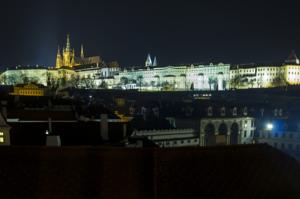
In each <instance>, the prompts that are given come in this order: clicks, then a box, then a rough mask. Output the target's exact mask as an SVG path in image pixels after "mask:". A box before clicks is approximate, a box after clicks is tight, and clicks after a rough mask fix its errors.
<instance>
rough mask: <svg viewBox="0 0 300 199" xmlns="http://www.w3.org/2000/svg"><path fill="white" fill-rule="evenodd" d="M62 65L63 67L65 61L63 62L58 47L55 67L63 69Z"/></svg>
mask: <svg viewBox="0 0 300 199" xmlns="http://www.w3.org/2000/svg"><path fill="white" fill-rule="evenodd" d="M62 65H63V60H62V57H61V53H60V48H59V46H58V48H57V55H56V64H55V66H56V68H60V67H62Z"/></svg>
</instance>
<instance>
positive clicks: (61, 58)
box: [55, 35, 102, 68]
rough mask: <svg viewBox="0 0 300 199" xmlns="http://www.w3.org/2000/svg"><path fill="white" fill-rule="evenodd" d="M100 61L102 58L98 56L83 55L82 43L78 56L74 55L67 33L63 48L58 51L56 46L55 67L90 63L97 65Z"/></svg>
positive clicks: (71, 66) (70, 66)
mask: <svg viewBox="0 0 300 199" xmlns="http://www.w3.org/2000/svg"><path fill="white" fill-rule="evenodd" d="M101 62H102V60H101V58H100V56H94V57H85V56H84V50H83V45H81V52H80V57H76V56H75V50H74V48H73V49H71V43H70V36H69V35H67V43H66V47H65V48H63V51H62V53H61V51H60V48H59V47H58V50H57V56H56V64H55V68H61V67H69V68H73V67H75V66H80V65H90V64H96V65H99V64H100V63H101Z"/></svg>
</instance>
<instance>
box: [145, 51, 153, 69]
mask: <svg viewBox="0 0 300 199" xmlns="http://www.w3.org/2000/svg"><path fill="white" fill-rule="evenodd" d="M145 66H146V67H149V66H152V60H151V56H150V54H148V56H147V59H146V62H145Z"/></svg>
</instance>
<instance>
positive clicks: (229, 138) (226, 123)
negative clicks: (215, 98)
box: [200, 107, 255, 146]
mask: <svg viewBox="0 0 300 199" xmlns="http://www.w3.org/2000/svg"><path fill="white" fill-rule="evenodd" d="M254 132H255V119H254V118H253V117H250V116H248V111H247V107H245V108H243V111H242V112H241V114H239V112H238V110H237V108H236V107H233V108H231V109H230V110H228V109H227V110H226V108H225V107H221V108H220V109H219V110H215V111H214V110H213V107H208V109H207V117H203V118H201V123H200V145H201V146H211V145H229V144H252V143H253V138H254Z"/></svg>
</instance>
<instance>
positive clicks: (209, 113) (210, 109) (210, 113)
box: [207, 106, 213, 116]
mask: <svg viewBox="0 0 300 199" xmlns="http://www.w3.org/2000/svg"><path fill="white" fill-rule="evenodd" d="M207 115H208V116H212V115H213V109H212V107H211V106H210V107H208V109H207Z"/></svg>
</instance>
